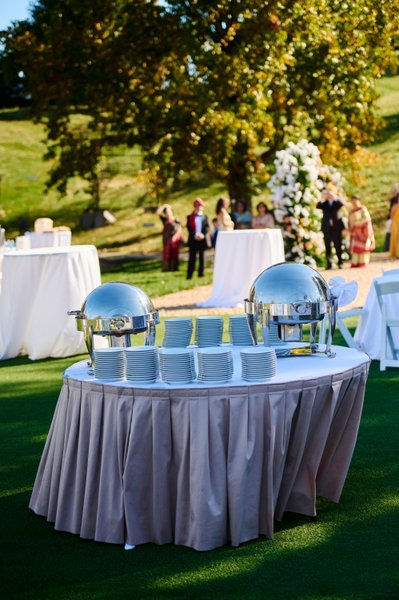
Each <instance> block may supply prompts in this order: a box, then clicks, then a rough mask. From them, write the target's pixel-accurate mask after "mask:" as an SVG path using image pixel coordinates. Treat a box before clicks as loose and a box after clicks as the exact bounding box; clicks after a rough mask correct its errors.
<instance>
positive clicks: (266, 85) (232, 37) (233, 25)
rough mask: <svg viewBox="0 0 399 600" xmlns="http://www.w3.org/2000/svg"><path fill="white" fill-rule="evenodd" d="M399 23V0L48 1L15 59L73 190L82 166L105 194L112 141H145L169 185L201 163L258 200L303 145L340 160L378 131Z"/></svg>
mask: <svg viewBox="0 0 399 600" xmlns="http://www.w3.org/2000/svg"><path fill="white" fill-rule="evenodd" d="M398 20H399V17H398V11H397V4H396V0H379V2H375V0H345V1H341V0H269V1H266V0H256V1H255V0H216V1H212V2H211V1H209V0H191V1H190V0H169V1H168V2H162V3H158V2H156V1H155V0H120V1H116V0H90V1H89V0H86V1H82V0H40V1H39V2H37V3H36V4H35V5H34V7H33V9H32V19H31V20H30V21H29V22H22V23H19V24H17V25H16V26H15V27H13V28H11V29H9V30H8V31H7V32H6V33H5V35H4V36H3V41H4V48H5V50H4V52H3V64H7V61H8V60H10V59H11V57H12V61H13V64H14V68H15V65H16V64H17V66H18V69H19V70H23V71H24V73H25V75H26V85H27V89H28V91H29V94H30V95H31V98H32V113H33V115H34V117H35V118H36V119H37V120H39V121H44V122H45V123H46V127H47V136H48V156H49V157H51V158H57V162H56V166H55V168H54V170H53V172H52V179H51V184H54V185H58V187H59V188H60V189H61V190H63V189H65V186H66V184H67V181H68V178H69V177H71V176H72V175H76V174H77V175H81V176H83V177H84V178H86V179H87V180H88V181H89V182H90V185H91V191H92V193H93V194H94V196H96V190H97V189H98V186H97V184H98V163H99V160H100V158H101V156H102V154H103V153H104V152H105V151H106V148H107V147H110V146H114V145H117V144H127V145H128V146H132V145H134V144H140V146H141V148H142V151H143V157H144V159H143V160H144V167H145V168H146V169H147V171H148V174H149V176H150V178H151V179H152V181H153V183H154V185H155V188H156V189H157V190H159V191H162V190H164V189H165V188H166V185H167V182H168V181H170V180H171V179H174V178H176V177H178V176H179V175H180V174H181V173H182V172H185V173H190V172H193V171H197V170H201V171H204V172H207V173H209V174H211V175H212V176H213V177H215V178H218V179H220V180H222V181H224V182H225V184H226V186H227V187H228V190H229V193H230V196H231V197H232V198H236V199H238V198H241V199H246V200H248V199H250V197H251V195H252V194H253V192H254V190H255V189H256V185H257V183H258V182H259V181H262V179H263V178H265V175H266V170H265V163H268V162H270V161H271V158H272V157H273V156H274V154H275V152H276V151H277V150H278V149H280V148H282V147H284V146H285V145H286V144H287V143H288V142H289V141H297V140H299V139H301V138H303V137H304V138H306V139H308V140H309V141H311V142H313V143H314V144H316V145H317V146H318V147H319V148H320V150H321V152H322V155H325V156H326V157H328V160H329V161H331V160H336V159H337V157H339V156H340V155H341V154H342V152H343V151H349V152H351V151H353V150H354V149H356V148H357V147H358V146H359V145H360V144H363V143H366V142H368V141H370V140H371V139H372V137H373V135H374V133H375V131H376V128H377V126H378V120H377V118H376V116H375V101H376V91H375V82H376V79H377V78H378V77H379V76H381V74H382V73H383V72H384V71H385V70H386V69H387V67H388V66H389V65H390V64H391V65H393V64H396V63H395V60H396V58H395V54H394V40H395V39H397V37H396V36H397V33H398ZM76 115H84V116H80V117H77V116H76Z"/></svg>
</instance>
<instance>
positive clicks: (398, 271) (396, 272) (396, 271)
mask: <svg viewBox="0 0 399 600" xmlns="http://www.w3.org/2000/svg"><path fill="white" fill-rule="evenodd" d="M381 272H382V276H383V277H386V276H388V277H389V276H390V275H399V269H389V271H385V269H381Z"/></svg>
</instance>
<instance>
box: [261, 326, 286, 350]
mask: <svg viewBox="0 0 399 600" xmlns="http://www.w3.org/2000/svg"><path fill="white" fill-rule="evenodd" d="M266 332H267V329H266V327H262V337H263V342H264V344H265V346H274V345H275V344H282V343H284V342H282V341H281V340H280V338H279V335H278V325H277V324H276V323H269V337H268V339H266Z"/></svg>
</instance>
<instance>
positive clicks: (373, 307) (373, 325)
mask: <svg viewBox="0 0 399 600" xmlns="http://www.w3.org/2000/svg"><path fill="white" fill-rule="evenodd" d="M398 280H399V276H398V275H389V274H387V275H384V276H382V277H375V278H374V279H373V280H372V282H371V285H370V289H369V292H368V294H367V298H366V302H365V303H364V308H365V314H364V315H362V316H361V317H360V320H359V323H358V326H357V328H356V331H355V335H354V336H353V339H354V340H355V342H356V343H357V344H358V347H359V348H361V349H362V350H363V351H364V352H366V354H368V355H369V356H370V358H372V359H374V360H379V359H380V353H381V325H382V316H381V309H380V305H379V303H378V298H377V294H376V291H375V287H374V281H378V282H383V281H398ZM384 302H385V303H386V305H387V311H388V316H389V317H392V318H398V315H399V294H392V295H391V296H387V297H386V298H385V300H384ZM392 336H393V339H394V341H395V343H398V342H399V335H398V331H397V329H396V328H393V329H392ZM391 355H392V353H391V352H390V349H388V356H390V357H391Z"/></svg>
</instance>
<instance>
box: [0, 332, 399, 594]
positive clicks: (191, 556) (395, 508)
mask: <svg viewBox="0 0 399 600" xmlns="http://www.w3.org/2000/svg"><path fill="white" fill-rule="evenodd" d="M161 336H162V328H161V329H160V331H159V339H161ZM334 341H335V343H340V342H341V338H340V335H339V332H338V333H337V334H336V335H335V340H334ZM80 358H82V357H69V358H65V359H57V360H56V359H53V360H44V361H37V362H33V363H32V362H31V361H29V359H27V358H17V359H14V360H9V361H4V362H2V363H1V366H0V379H1V387H0V423H1V425H0V427H1V436H0V440H1V441H0V445H1V456H2V461H1V481H2V485H1V490H2V491H1V494H0V514H1V517H2V527H1V530H2V536H1V544H0V548H1V558H0V569H1V581H2V591H3V594H4V595H5V597H7V598H19V599H40V600H43V599H49V600H50V599H54V598H59V599H61V600H63V599H68V600H70V599H73V600H80V599H85V600H87V599H97V598H98V599H100V598H115V599H119V598H120V599H122V598H127V597H129V598H140V599H145V600H155V599H158V600H159V599H173V600H174V599H176V598H190V599H196V598H216V597H218V598H226V599H227V598H230V599H244V598H248V597H250V598H254V599H258V598H259V599H264V598H272V599H281V600H284V599H292V598H296V599H300V600H316V599H318V600H319V599H323V600H326V599H328V600H338V599H339V600H343V599H357V600H359V599H362V600H377V599H378V600H381V599H384V598H387V599H388V598H392V599H393V598H398V597H399V566H398V565H399V560H398V559H399V550H398V544H397V532H398V530H399V466H398V450H399V448H398V446H399V443H398V434H397V432H398V425H399V411H398V402H399V398H398V396H399V394H398V391H397V389H398V370H397V369H388V370H387V371H385V372H380V371H379V366H378V363H376V362H373V363H372V365H371V369H370V375H369V379H368V384H367V391H366V399H365V405H364V412H363V417H362V422H361V427H360V431H359V437H358V442H357V445H356V449H355V453H354V457H353V460H352V464H351V468H350V471H349V475H348V478H347V481H346V485H345V488H344V492H343V495H342V498H341V501H340V503H339V504H334V503H332V502H330V501H327V500H325V499H319V501H318V518H317V521H316V522H310V521H309V520H308V519H307V518H305V517H302V516H299V515H294V514H287V515H285V517H284V519H283V521H282V522H281V523H277V524H276V534H275V538H274V540H268V539H266V538H260V539H258V540H255V541H252V542H249V543H247V544H243V545H242V546H240V547H239V548H231V547H228V546H225V547H223V548H219V549H216V550H214V551H211V552H206V553H200V552H196V551H194V550H191V549H188V548H184V547H177V546H173V545H167V546H155V545H153V544H148V545H145V546H141V547H138V548H136V549H135V550H133V551H130V552H126V551H124V550H123V548H122V547H121V546H112V545H106V544H99V543H95V542H92V541H85V540H81V539H80V538H78V537H76V536H73V535H70V534H65V533H60V532H57V531H54V528H53V525H52V524H49V523H46V521H45V520H44V519H43V518H41V517H38V516H36V515H34V514H33V513H32V512H30V511H29V509H28V502H29V498H30V492H31V487H32V484H33V481H34V477H35V474H36V470H37V466H38V463H39V460H40V456H41V453H42V450H43V446H44V442H45V438H46V436H47V432H48V429H49V426H50V423H51V419H52V415H53V412H54V408H55V405H56V402H57V397H58V393H59V390H60V388H61V374H62V371H63V370H64V369H65V368H66V367H68V366H69V365H71V364H73V363H74V362H76V360H78V359H80ZM326 360H327V359H326Z"/></svg>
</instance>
